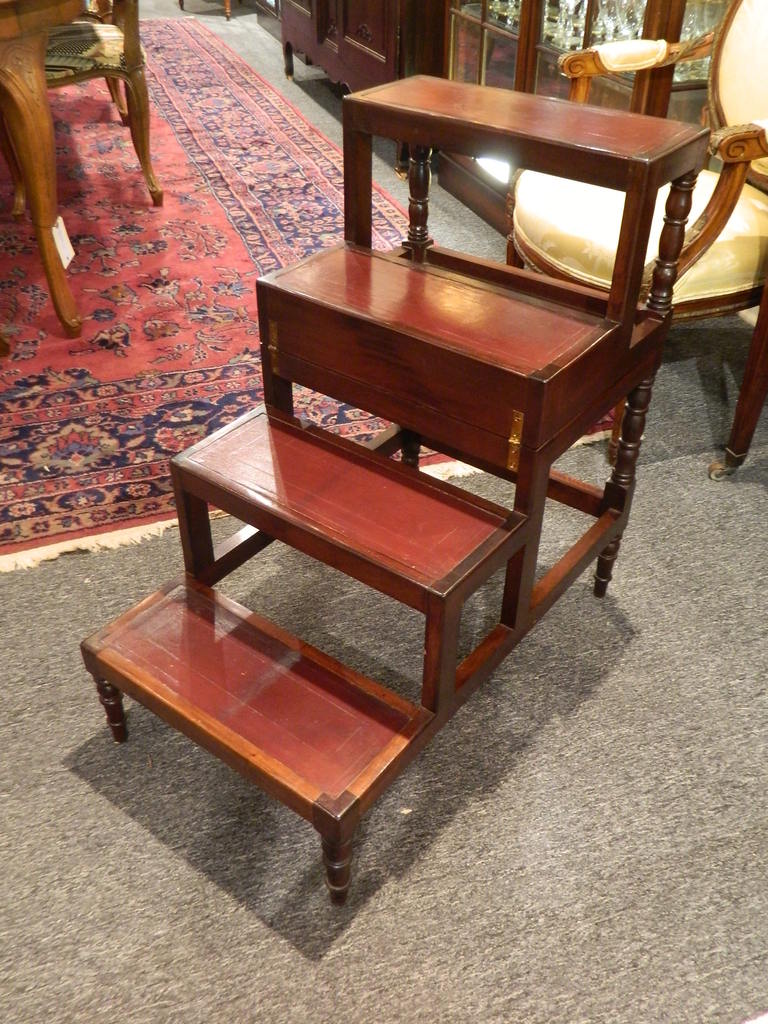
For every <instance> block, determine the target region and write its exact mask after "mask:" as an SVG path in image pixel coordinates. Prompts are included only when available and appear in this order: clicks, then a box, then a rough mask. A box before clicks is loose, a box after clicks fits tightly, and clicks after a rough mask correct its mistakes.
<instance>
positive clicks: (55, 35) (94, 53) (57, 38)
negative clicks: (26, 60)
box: [45, 21, 126, 81]
mask: <svg viewBox="0 0 768 1024" xmlns="http://www.w3.org/2000/svg"><path fill="white" fill-rule="evenodd" d="M81 72H97V73H99V74H105V75H106V74H109V73H110V72H119V73H121V74H125V72H126V62H125V42H124V39H123V33H122V32H121V31H120V29H119V28H118V27H117V26H116V25H110V24H99V23H98V22H93V21H88V22H85V21H77V22H73V23H72V24H71V25H60V26H58V27H56V28H52V29H51V30H50V32H49V33H48V52H47V53H46V57H45V74H46V77H47V79H48V80H49V81H51V80H53V79H58V78H74V77H75V75H78V74H80V73H81Z"/></svg>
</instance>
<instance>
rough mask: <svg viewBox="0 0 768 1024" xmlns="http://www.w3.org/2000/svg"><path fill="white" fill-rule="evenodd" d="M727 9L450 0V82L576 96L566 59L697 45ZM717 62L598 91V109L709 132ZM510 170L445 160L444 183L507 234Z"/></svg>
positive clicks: (712, 4) (636, 0)
mask: <svg viewBox="0 0 768 1024" xmlns="http://www.w3.org/2000/svg"><path fill="white" fill-rule="evenodd" d="M725 6H726V4H725V0H469V2H468V0H448V3H447V8H446V20H447V25H446V38H447V41H448V46H447V54H448V58H447V62H446V68H445V75H446V77H448V78H451V79H454V80H456V81H462V82H475V83H477V84H479V85H494V86H501V87H502V88H508V89H517V90H520V91H523V92H536V93H539V94H540V95H544V96H561V97H565V96H567V95H568V82H567V80H566V79H565V78H564V77H563V76H562V75H561V74H560V71H559V68H558V63H557V62H558V58H559V57H560V55H561V54H562V53H564V52H566V51H568V50H576V49H581V48H583V47H586V46H591V45H593V44H596V43H601V42H604V41H605V40H607V39H608V40H610V39H628V38H632V37H633V36H637V35H640V34H642V36H643V37H644V38H646V39H667V40H668V41H670V42H674V41H676V40H678V39H680V38H685V39H693V38H696V37H697V36H699V35H702V34H704V33H705V32H707V31H709V30H710V29H712V28H714V27H715V26H716V25H717V24H718V23H719V21H720V19H721V18H722V16H723V13H724V11H725ZM707 70H708V68H707V62H706V61H696V62H693V63H691V64H686V65H681V66H680V67H679V68H678V69H677V71H676V72H675V73H674V77H673V71H672V69H671V68H662V69H659V70H656V71H650V72H647V71H646V72H641V73H638V74H623V75H618V74H617V75H611V76H607V77H605V78H603V79H601V80H600V81H597V82H595V84H594V87H593V91H592V93H591V96H590V103H594V104H597V105H599V106H607V107H616V108H619V109H624V110H634V111H637V112H640V113H647V114H654V115H657V116H661V117H663V116H666V114H667V113H668V114H669V116H670V117H674V118H676V119H678V120H683V121H689V122H691V123H699V122H700V119H701V114H702V109H703V107H704V105H705V103H706V79H707ZM508 178H509V167H508V166H506V165H505V166H500V165H499V164H498V161H496V162H494V161H490V160H483V159H482V158H481V159H480V160H479V161H476V160H468V159H466V158H454V157H452V156H445V155H443V156H442V158H441V164H440V184H441V185H443V187H445V188H446V189H448V191H450V192H452V193H454V194H455V195H456V196H458V197H459V198H460V199H461V200H462V201H463V202H464V203H466V204H467V205H468V206H470V207H471V208H472V209H474V210H475V211H476V212H477V213H479V214H480V216H482V217H484V218H485V219H486V220H487V221H489V223H491V224H493V226H494V227H497V228H498V229H499V230H500V231H502V232H506V218H505V214H504V203H505V199H506V194H507V183H508Z"/></svg>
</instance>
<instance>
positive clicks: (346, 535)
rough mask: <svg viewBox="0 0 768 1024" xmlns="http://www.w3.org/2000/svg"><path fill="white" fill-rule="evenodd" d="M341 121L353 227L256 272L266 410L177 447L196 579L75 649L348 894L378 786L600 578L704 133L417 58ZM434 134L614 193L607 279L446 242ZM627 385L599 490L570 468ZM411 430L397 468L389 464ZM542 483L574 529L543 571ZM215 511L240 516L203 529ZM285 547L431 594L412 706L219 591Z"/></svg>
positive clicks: (638, 434)
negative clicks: (649, 257)
mask: <svg viewBox="0 0 768 1024" xmlns="http://www.w3.org/2000/svg"><path fill="white" fill-rule="evenodd" d="M343 113H344V188H345V191H344V209H345V232H344V244H343V245H341V246H338V247H337V248H335V249H326V250H324V251H322V252H319V253H317V254H316V255H315V256H311V257H309V258H307V259H306V260H303V261H302V262H301V263H299V264H296V265H295V266H293V267H290V268H286V269H284V270H279V271H275V272H273V273H272V274H270V275H268V276H267V277H265V278H261V279H260V280H259V281H258V282H257V293H258V304H259V325H260V334H261V346H262V348H261V356H262V368H263V380H264V400H265V403H266V405H265V406H264V407H261V408H257V409H255V410H254V411H253V412H251V413H248V414H246V415H245V416H243V417H241V418H240V419H238V420H237V421H236V422H235V423H233V424H231V425H230V426H228V427H226V428H224V429H223V430H220V431H218V432H217V433H215V434H214V435H212V436H211V437H210V438H208V439H206V440H205V441H202V442H201V443H199V444H198V445H196V446H195V447H193V448H191V449H190V450H189V451H187V452H185V453H184V454H183V455H181V456H178V457H177V458H176V459H174V460H173V463H172V474H173V481H174V488H175V493H176V503H177V508H178V513H179V526H180V534H181V541H182V548H183V552H184V565H185V569H186V576H185V577H183V578H182V579H180V580H177V581H175V582H173V583H171V584H169V585H168V586H166V587H163V588H162V589H161V590H159V591H158V592H157V593H156V594H154V595H152V596H151V597H149V598H148V599H147V600H146V601H145V602H143V603H142V604H140V605H139V606H138V607H137V608H135V609H133V610H132V611H130V612H128V613H126V614H125V615H124V616H122V617H121V618H120V619H118V621H117V622H115V623H113V624H112V625H111V626H108V627H107V628H106V629H104V630H102V631H101V632H99V633H97V634H96V635H95V636H94V637H92V638H91V639H90V640H87V641H85V642H84V644H83V655H84V659H85V663H86V666H87V668H88V670H89V671H90V672H91V673H92V675H93V676H94V678H95V680H96V683H97V688H98V691H99V696H100V699H101V701H102V703H103V705H104V707H105V710H106V712H107V719H108V721H109V724H110V726H111V728H112V732H113V735H114V738H115V739H116V740H118V741H122V740H124V739H125V736H126V724H125V716H124V713H123V709H122V703H121V693H122V692H126V693H128V694H129V695H131V696H132V697H134V698H135V699H136V700H138V701H140V702H142V703H144V704H145V705H147V706H148V707H149V708H150V709H152V710H153V711H154V712H156V713H157V714H158V715H160V716H161V717H162V718H164V719H165V720H166V721H167V722H168V723H170V725H172V726H173V727H175V728H177V729H179V730H181V731H182V732H185V733H186V734H187V735H189V736H190V737H192V738H193V739H194V740H195V741H196V742H198V743H200V744H201V745H203V746H205V747H207V748H208V749H209V750H211V751H212V752H213V753H214V754H216V755H217V756H218V757H220V758H221V759H222V760H224V761H225V762H227V763H228V764H230V765H232V766H233V767H235V768H236V769H238V770H239V771H241V772H243V773H244V774H245V775H247V776H248V777H249V778H251V779H253V780H254V781H255V782H256V783H258V784H259V785H260V786H262V787H263V788H264V789H265V790H266V791H267V792H268V793H270V794H272V795H273V796H275V797H276V798H277V799H279V800H282V801H283V802H284V803H286V804H287V805H288V806H289V807H291V808H293V809H294V810H295V811H297V812H298V813H299V814H301V815H303V816H304V817H305V818H307V819H308V820H310V821H311V822H312V824H313V825H314V826H315V828H316V829H317V830H318V831H319V832H320V835H321V838H322V847H323V856H324V860H325V867H326V879H327V882H328V886H329V888H330V890H331V895H332V897H333V899H334V900H337V901H342V900H343V899H344V898H345V895H346V892H347V886H348V883H349V865H350V851H351V842H352V836H353V834H354V831H355V828H356V826H357V823H358V820H359V818H360V815H361V814H362V813H363V812H364V811H365V810H366V809H367V808H368V807H369V806H370V805H371V803H372V801H373V800H374V799H375V798H376V797H377V796H378V795H379V794H380V793H381V792H383V790H384V789H385V788H386V787H387V786H388V785H389V784H390V783H391V782H392V780H393V779H395V778H396V776H397V775H398V774H399V772H400V771H402V769H403V768H404V767H405V765H406V764H407V763H408V762H409V761H410V759H411V758H412V757H413V756H414V755H415V754H416V752H417V751H418V750H419V749H420V748H421V747H423V746H424V745H425V744H426V743H427V742H428V740H429V739H430V738H431V737H432V736H433V735H434V734H435V732H436V731H437V730H438V729H439V728H441V726H442V725H443V724H444V723H445V722H446V721H447V719H448V718H449V717H450V716H451V715H452V714H453V713H454V711H455V710H456V709H457V708H458V707H459V706H460V704H461V703H462V702H463V701H464V700H465V699H466V698H467V696H468V695H469V694H470V693H471V692H472V691H473V690H474V689H475V688H476V687H477V686H479V685H480V683H481V682H482V681H483V680H484V679H486V678H487V677H488V676H489V675H490V674H491V673H492V672H493V670H494V669H495V668H496V666H497V665H499V664H500V662H501V661H502V660H503V658H504V657H506V656H507V654H509V652H510V651H511V650H512V649H513V647H514V646H515V644H516V643H518V642H519V641H520V639H521V638H522V637H523V636H524V635H525V633H526V632H527V631H528V630H529V629H531V628H532V626H533V625H534V624H535V622H537V621H538V619H540V618H541V616H542V615H544V614H545V613H546V611H547V610H548V609H549V608H550V607H551V606H552V604H553V603H554V602H555V601H556V600H557V599H558V597H559V596H560V595H561V594H562V593H564V591H565V590H566V589H567V587H569V586H570V585H571V583H573V581H574V580H575V579H576V578H577V577H578V576H579V574H580V573H581V572H582V571H583V570H584V569H585V568H586V567H587V565H589V564H590V563H592V562H594V561H597V572H596V583H595V592H596V594H598V596H601V595H603V594H604V593H605V591H606V587H607V586H608V581H609V580H610V578H611V572H612V568H613V565H614V562H615V560H616V556H617V553H618V550H619V544H620V542H621V538H622V534H623V532H624V529H625V527H626V525H627V522H628V518H629V512H630V507H631V501H632V494H633V491H634V487H635V465H636V462H637V458H638V453H639V449H640V440H641V438H642V434H643V429H644V425H645V415H646V410H647V409H648V403H649V401H650V395H651V386H652V383H653V376H654V373H655V371H656V369H657V367H658V365H659V363H660V361H661V355H662V344H663V341H664V338H665V337H666V334H667V331H668V327H669V321H670V309H671V302H672V285H673V284H674V280H675V274H676V267H677V259H678V256H679V253H680V248H681V245H682V240H683V234H684V231H685V222H686V218H687V215H688V212H689V210H690V197H691V190H692V188H693V185H694V182H695V176H696V170H697V168H698V167H700V166H701V164H702V162H703V159H704V156H705V151H706V145H707V139H708V132H707V131H706V130H705V129H700V128H694V127H691V126H687V125H680V124H675V123H674V122H670V121H663V120H662V119H660V118H641V117H639V115H632V114H625V113H621V112H619V111H614V110H600V109H599V108H595V107H587V106H584V105H581V104H580V105H571V104H568V103H563V102H561V101H557V100H547V99H544V98H542V97H539V96H531V95H526V94H523V93H510V92H508V91H507V90H500V89H492V88H485V87H481V86H471V85H465V84H462V83H459V82H450V81H447V80H443V79H430V78H423V77H416V78H409V79H404V80H402V81H398V82H395V83H391V84H388V85H385V86H381V87H379V88H377V89H372V90H368V91H366V92H364V93H360V94H355V95H353V96H349V97H347V98H346V99H345V101H344V112H343ZM374 135H380V136H384V137H387V138H391V139H395V140H400V141H402V142H405V143H407V144H408V146H409V149H410V154H411V157H410V171H409V184H410V201H409V228H408V236H407V238H406V239H405V240H404V242H403V245H402V246H400V247H399V248H398V249H395V250H394V251H393V252H390V253H380V252H376V251H374V249H373V247H372V204H371V195H372V181H371V155H372V137H373V136H374ZM433 145H434V146H436V147H441V148H443V149H444V150H446V151H448V152H453V153H463V154H465V155H467V156H479V155H482V154H485V155H493V156H497V157H499V158H500V159H505V160H509V161H511V162H513V163H515V164H516V165H519V166H525V167H530V168H532V169H537V170H540V171H544V172H546V173H554V174H560V175H562V174H565V175H569V176H571V177H575V178H576V179H578V180H584V181H592V182H594V183H596V184H599V185H603V186H605V187H607V188H612V189H617V190H620V191H621V192H623V193H624V194H625V207H624V217H623V220H622V228H621V234H620V238H619V244H618V247H617V253H616V262H615V267H614V273H613V279H612V282H611V287H610V291H608V292H601V291H598V290H596V289H592V288H583V287H579V286H575V285H570V284H568V283H566V282H557V281H554V280H552V279H549V278H545V277H543V276H540V275H535V274H532V273H530V272H528V271H526V270H524V269H520V268H517V267H507V266H503V265H499V264H496V263H492V262H490V261H485V260H480V259H477V258H473V257H468V256H465V255H462V254H460V253H456V252H454V251H453V250H450V249H445V248H440V247H439V246H437V245H434V244H433V240H432V239H431V238H430V236H429V232H428V230H427V213H428V191H429V180H430V169H429V159H430V152H431V149H430V147H431V146H433ZM670 183H671V188H670V191H669V196H668V199H667V201H666V212H665V222H664V228H663V230H662V233H661V239H660V242H659V257H658V259H657V260H656V261H655V263H654V265H653V267H652V268H646V266H645V252H646V248H647V245H648V239H649V234H650V229H651V224H652V215H653V210H654V208H655V202H656V195H657V192H658V190H659V189H660V188H661V187H663V186H665V185H667V184H670ZM648 275H650V279H651V280H650V292H649V297H648V300H647V302H646V303H645V304H643V305H638V302H639V295H640V288H641V285H642V283H643V281H644V280H645V279H646V278H647V277H648ZM296 384H299V385H302V386H304V387H306V388H310V389H313V390H315V391H318V392H322V393H324V394H326V395H330V396H332V397H333V398H334V399H336V400H338V401H340V402H345V403H348V404H350V405H352V406H355V407H357V408H362V409H368V410H369V411H370V412H372V413H373V414H374V415H376V416H378V417H381V418H383V419H385V420H388V421H389V422H390V423H392V424H397V425H399V426H398V427H393V428H391V429H390V430H389V431H385V432H384V433H383V435H382V436H380V437H379V438H378V439H377V441H376V446H377V450H376V451H373V450H369V449H366V448H364V447H362V446H360V445H356V444H351V443H349V442H346V441H344V440H343V439H341V438H338V437H336V436H334V435H332V434H330V433H329V432H327V431H322V430H318V429H315V428H312V427H309V426H307V425H305V424H302V423H301V422H299V421H298V420H297V419H295V418H294V416H293V410H294V406H293V389H294V385H296ZM624 396H626V397H627V404H626V413H625V416H624V420H623V425H622V435H621V439H620V442H619V451H618V456H617V459H616V465H615V467H614V469H613V472H612V474H611V478H610V480H609V481H607V483H606V484H605V486H604V487H602V488H601V487H597V486H595V485H593V484H590V483H586V482H584V481H580V480H575V479H573V478H571V477H568V476H565V475H563V474H559V473H557V472H556V471H555V470H554V468H553V467H554V463H555V461H556V460H557V458H559V456H560V455H562V454H563V452H565V451H566V450H567V449H568V448H569V447H570V446H571V445H572V444H573V443H574V442H575V441H576V440H577V439H578V437H579V436H580V435H581V434H582V433H583V432H584V431H585V430H586V429H587V428H588V427H589V426H590V425H591V424H592V423H594V422H595V420H597V419H598V418H599V416H600V415H602V414H603V413H605V412H606V411H607V410H608V409H610V408H612V407H613V406H614V405H615V404H616V402H617V401H618V400H620V399H621V398H622V397H624ZM421 440H424V441H425V442H426V443H427V444H428V445H429V446H430V447H431V448H434V449H435V450H437V451H439V452H442V453H444V454H447V455H449V456H453V457H455V458H459V459H461V460H462V461H464V462H468V463H470V464H472V465H475V466H476V467H478V468H480V469H483V470H485V471H486V472H490V473H493V474H495V475H496V476H498V477H500V478H502V479H504V480H507V481H510V482H511V483H514V509H513V510H512V511H509V510H507V509H504V508H500V507H498V506H497V505H494V504H491V503H490V502H487V501H484V500H482V499H480V498H478V497H475V496H474V495H472V494H470V493H467V492H466V491H463V490H460V489H458V488H456V487H453V486H451V485H449V484H446V483H440V482H438V481H436V480H433V479H432V478H430V477H428V476H424V475H422V474H420V473H419V472H418V470H417V469H416V468H415V464H416V463H417V461H418V449H419V444H420V441H421ZM398 449H400V450H401V451H402V453H403V460H404V462H405V463H408V464H406V465H404V464H402V463H399V462H395V461H393V460H392V459H391V458H388V456H391V455H392V454H393V453H394V452H395V451H396V450H398ZM548 500H554V501H557V502H560V503H563V504H565V505H567V506H569V507H571V508H573V509H576V510H578V511H579V512H580V513H583V515H584V516H585V517H586V519H587V521H588V523H589V525H588V527H587V529H586V530H585V532H584V533H583V534H582V535H581V536H580V537H579V538H578V539H577V540H576V541H575V543H574V544H573V545H572V546H571V547H570V548H569V549H568V550H567V551H566V552H565V553H564V554H563V555H562V557H560V558H559V559H558V561H557V562H556V563H555V564H554V565H553V566H551V567H550V568H549V569H548V570H547V571H546V572H545V573H544V574H543V575H542V576H541V577H540V578H537V553H538V546H539V540H540V536H541V531H542V525H543V522H544V509H545V504H546V502H547V501H548ZM211 508H214V509H220V510H223V511H224V512H227V513H230V514H231V515H233V516H235V517H236V518H237V519H239V520H240V521H242V523H243V524H244V525H243V526H242V528H241V529H240V530H238V531H237V532H236V533H235V534H234V535H233V536H232V537H230V538H229V539H228V540H226V541H225V542H223V543H222V544H219V545H218V546H214V543H213V539H212V534H211V527H210V509H211ZM273 540H279V541H282V542H284V543H286V544H288V545H290V546H291V547H293V548H295V549H297V550H298V551H302V552H304V553H306V554H307V555H310V556H312V557H314V558H316V559H318V560H319V561H321V562H323V563H325V564H327V565H329V566H332V567H333V568H336V569H339V570H341V571H342V572H344V573H346V574H347V575H348V576H350V577H354V578H355V579H357V580H360V581H362V582H363V583H364V584H366V585H368V586H370V587H373V588H375V589H377V590H379V591H381V592H382V593H384V594H387V595H389V596H390V597H392V598H394V599H395V600H397V601H400V602H401V603H403V604H405V605H408V606H410V607H412V608H414V609H417V610H418V611H420V612H421V613H423V615H424V617H425V639H424V666H423V673H422V679H421V695H420V701H419V702H418V703H417V702H411V701H409V700H407V699H404V698H403V697H402V696H399V695H397V694H395V693H392V692H391V691H390V690H388V689H386V688H384V687H382V686H381V685H379V684H378V683H376V682H375V681H373V680H370V679H367V678H364V677H363V676H361V675H360V674H358V673H355V672H352V671H350V670H349V669H348V668H345V667H344V666H343V665H340V664H339V663H338V662H336V661H334V660H333V659H331V658H330V657H328V656H327V655H325V654H323V653H321V652H320V651H317V650H315V649H313V648H312V647H310V646H309V645H307V644H306V643H304V642H302V641H301V640H300V639H298V638H296V637H293V636H290V635H288V634H287V633H285V632H284V631H283V630H281V629H280V628H278V627H277V626H275V625H273V624H271V623H269V622H267V621H265V620H264V619H262V618H259V617H258V616H256V615H254V614H252V613H251V612H249V611H247V610H246V609H244V608H242V607H240V606H238V605H236V604H234V603H233V602H231V601H228V600H226V599H225V598H224V597H222V596H220V595H219V594H218V593H217V592H216V591H215V590H214V589H213V588H214V587H215V585H216V584H217V583H218V582H219V581H220V580H222V579H223V578H224V577H226V576H227V575H228V574H229V573H231V572H232V571H233V570H234V569H236V568H237V567H238V566H240V565H242V564H243V563H244V562H246V561H247V560H248V559H249V558H251V557H252V556H254V555H256V554H257V553H258V552H259V551H261V550H262V549H263V548H264V547H265V546H266V545H267V544H270V543H271V542H272V541H273ZM496 569H503V572H504V584H503V593H502V595H501V601H500V605H501V607H500V614H499V621H498V623H497V624H496V626H495V627H494V628H493V630H492V631H491V632H490V633H489V634H488V636H486V637H485V638H484V639H482V640H481V641H480V642H479V643H478V645H477V646H476V647H475V649H474V650H472V651H471V652H470V653H469V654H467V655H466V657H464V658H463V659H462V660H461V661H459V660H458V640H457V638H458V631H459V619H460V615H461V609H462V606H463V604H464V602H465V601H466V599H467V598H468V596H469V595H470V594H472V593H473V591H475V590H476V589H477V587H478V586H480V585H481V584H482V583H483V582H484V581H486V580H487V579H488V578H489V577H490V576H491V574H492V573H493V572H494V571H495V570H496Z"/></svg>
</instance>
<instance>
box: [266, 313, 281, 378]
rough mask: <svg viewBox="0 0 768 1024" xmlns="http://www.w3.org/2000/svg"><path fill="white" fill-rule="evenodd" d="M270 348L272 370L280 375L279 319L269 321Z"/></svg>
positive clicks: (268, 346)
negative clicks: (278, 353) (278, 360)
mask: <svg viewBox="0 0 768 1024" xmlns="http://www.w3.org/2000/svg"><path fill="white" fill-rule="evenodd" d="M267 348H268V349H269V362H270V364H271V366H272V372H273V373H276V374H277V375H278V376H280V370H279V368H278V363H277V320H270V321H269V342H268V343H267Z"/></svg>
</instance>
